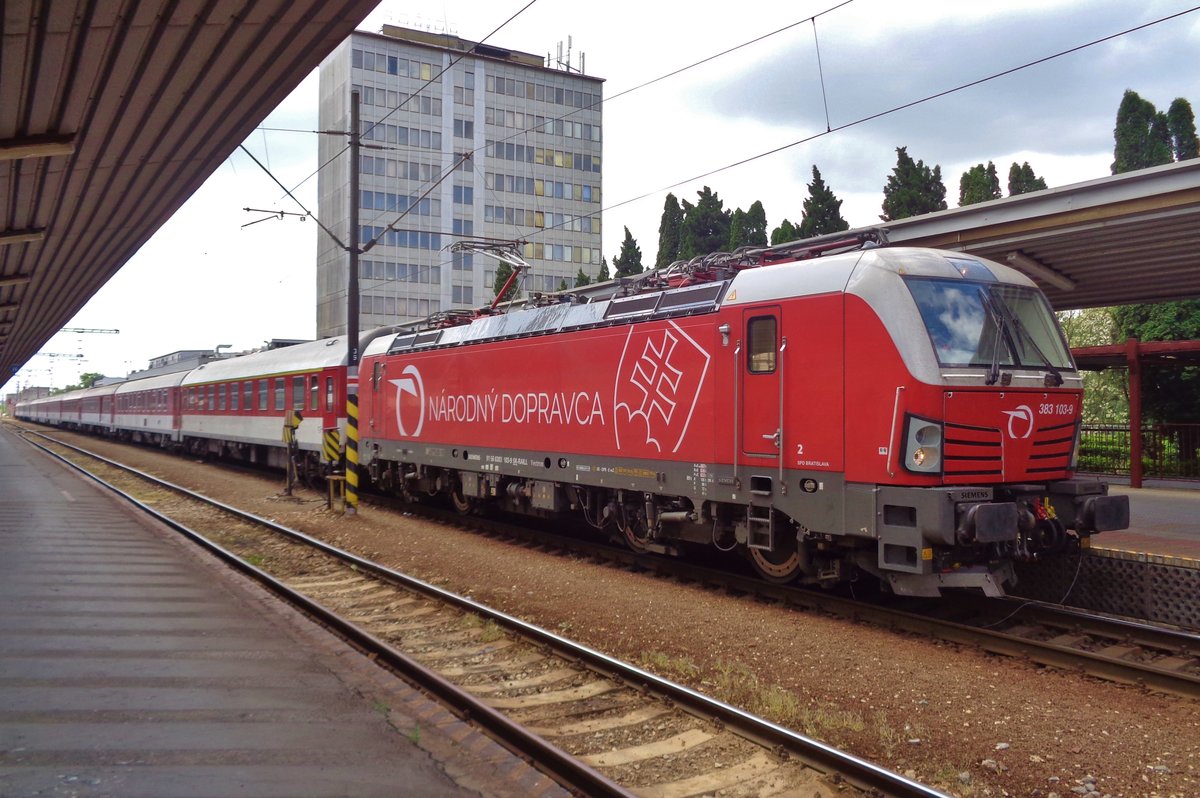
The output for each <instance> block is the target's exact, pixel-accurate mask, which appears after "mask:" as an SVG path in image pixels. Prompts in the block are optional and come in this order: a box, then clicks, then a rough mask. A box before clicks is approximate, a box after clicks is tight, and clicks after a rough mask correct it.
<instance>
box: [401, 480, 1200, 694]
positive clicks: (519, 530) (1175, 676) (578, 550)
mask: <svg viewBox="0 0 1200 798" xmlns="http://www.w3.org/2000/svg"><path fill="white" fill-rule="evenodd" d="M384 503H387V504H390V502H384ZM407 507H408V509H409V510H412V509H413V507H412V506H411V505H407ZM417 507H420V509H419V510H417V511H418V512H421V513H422V514H423V515H424V516H426V517H428V518H431V519H434V520H440V521H442V522H445V523H455V524H459V525H465V526H468V527H472V528H475V529H477V530H480V531H485V532H487V533H490V534H502V535H506V536H509V537H512V538H514V539H519V540H528V541H535V542H538V543H540V544H541V545H545V546H552V547H555V548H558V549H561V550H563V551H569V552H572V553H575V554H582V555H585V556H589V557H592V558H595V559H597V560H601V561H608V562H611V563H614V564H617V565H619V566H621V567H636V568H642V569H646V570H649V571H654V572H657V573H659V574H661V575H663V576H667V577H670V578H674V579H680V580H684V581H690V582H696V583H700V584H705V585H709V586H712V587H715V588H719V589H724V590H730V591H734V592H737V593H744V594H746V595H751V596H756V597H759V598H766V599H772V600H775V601H779V602H781V603H783V604H786V605H789V606H794V607H797V608H801V609H807V610H812V611H819V612H828V613H832V614H834V615H838V616H840V617H845V618H850V619H853V620H856V621H865V622H868V623H873V624H875V625H879V626H885V627H888V628H893V629H898V630H901V631H905V632H910V633H913V634H918V635H922V636H926V637H931V638H937V639H941V640H945V641H947V642H952V643H958V644H962V645H969V646H974V647H976V648H979V649H982V650H984V651H987V652H989V653H993V654H998V655H1002V656H1011V657H1020V658H1022V659H1025V660H1028V661H1030V662H1033V663H1037V664H1038V665H1043V666H1047V667H1054V668H1061V669H1067V670H1072V671H1076V672H1080V673H1085V674H1087V675H1089V676H1092V677H1095V678H1099V679H1104V680H1106V681H1113V682H1119V683H1123V684H1130V685H1136V686H1140V687H1144V688H1146V689H1151V690H1157V691H1161V692H1165V693H1171V694H1174V695H1180V696H1184V697H1188V698H1193V699H1197V698H1200V634H1198V633H1196V632H1194V631H1190V630H1183V629H1177V628H1174V627H1165V626H1158V625H1154V624H1150V623H1143V622H1138V621H1134V620H1129V619H1124V618H1114V617H1111V616H1106V615H1099V614H1093V613H1088V612H1086V611H1082V610H1078V609H1074V608H1070V607H1063V606H1059V605H1054V604H1047V603H1044V602H1035V601H1030V600H1025V599H1017V598H1004V599H986V598H984V597H975V596H971V595H970V594H963V595H960V596H957V597H956V598H955V599H954V601H952V602H951V601H945V600H924V601H902V602H896V601H891V602H887V603H883V602H876V601H867V600H861V599H855V598H852V597H846V596H843V595H839V594H834V593H827V592H824V591H816V590H809V589H805V588H800V587H796V586H790V585H774V584H769V583H766V582H763V581H762V580H760V579H757V578H755V577H752V576H742V575H739V574H736V573H730V572H728V571H725V570H719V569H714V568H709V567H705V566H703V565H697V564H695V563H690V562H685V561H681V560H677V559H672V558H663V557H654V556H647V555H640V554H636V553H634V552H632V551H629V550H628V549H626V548H624V547H621V546H618V545H607V544H604V543H598V542H591V541H584V540H580V539H578V538H576V537H571V536H564V535H557V534H554V533H550V532H544V531H538V530H530V529H528V528H526V527H523V526H520V527H518V526H514V525H511V524H507V523H504V522H500V521H496V520H495V519H483V518H475V517H463V516H458V515H456V514H454V513H452V512H449V511H443V510H439V509H437V508H431V507H427V506H421V505H418V506H417Z"/></svg>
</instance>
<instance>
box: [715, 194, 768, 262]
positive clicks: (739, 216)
mask: <svg viewBox="0 0 1200 798" xmlns="http://www.w3.org/2000/svg"><path fill="white" fill-rule="evenodd" d="M766 245H767V212H766V211H765V210H763V204H762V202H760V201H758V200H755V201H754V204H753V205H751V206H750V210H748V211H743V210H742V209H741V208H738V209H737V210H736V211H734V212H733V215H732V216H730V217H729V243H728V244H727V245H726V246H725V248H726V249H728V250H729V251H730V252H733V251H734V250H735V249H737V248H738V247H765V246H766Z"/></svg>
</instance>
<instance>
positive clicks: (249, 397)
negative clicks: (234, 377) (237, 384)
mask: <svg viewBox="0 0 1200 798" xmlns="http://www.w3.org/2000/svg"><path fill="white" fill-rule="evenodd" d="M242 407H244V408H246V409H247V410H253V409H254V380H246V381H245V382H244V383H242Z"/></svg>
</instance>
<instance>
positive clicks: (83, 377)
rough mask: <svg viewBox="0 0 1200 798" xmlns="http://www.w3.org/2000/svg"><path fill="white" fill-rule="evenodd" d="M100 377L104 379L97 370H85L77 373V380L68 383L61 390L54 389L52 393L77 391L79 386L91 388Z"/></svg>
mask: <svg viewBox="0 0 1200 798" xmlns="http://www.w3.org/2000/svg"><path fill="white" fill-rule="evenodd" d="M102 379H104V375H103V374H101V373H100V372H98V371H85V372H83V373H82V374H80V375H79V381H78V382H76V383H74V384H72V385H68V386H67V387H65V388H63V389H61V390H57V391H54V393H66V392H67V391H78V390H80V389H81V388H93V387H95V385H96V383H97V382H98V381H99V380H102Z"/></svg>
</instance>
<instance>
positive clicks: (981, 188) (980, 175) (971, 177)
mask: <svg viewBox="0 0 1200 798" xmlns="http://www.w3.org/2000/svg"><path fill="white" fill-rule="evenodd" d="M1002 196H1004V195H1003V194H1001V193H1000V178H999V176H997V175H996V164H994V163H992V162H991V161H988V162H987V166H984V165H983V164H981V163H979V164H975V165H974V166H972V167H971V168H970V169H968V170H967V171H965V172H963V174H962V177H961V178H959V180H958V204H959V205H960V206H962V205H974V204H975V203H977V202H987V201H988V200H994V199H1000V198H1001V197H1002Z"/></svg>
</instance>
